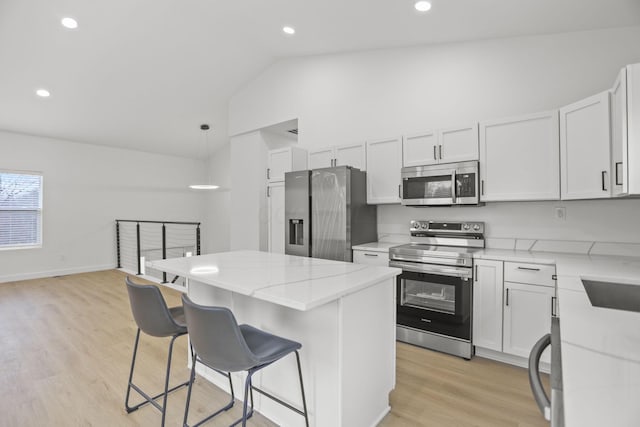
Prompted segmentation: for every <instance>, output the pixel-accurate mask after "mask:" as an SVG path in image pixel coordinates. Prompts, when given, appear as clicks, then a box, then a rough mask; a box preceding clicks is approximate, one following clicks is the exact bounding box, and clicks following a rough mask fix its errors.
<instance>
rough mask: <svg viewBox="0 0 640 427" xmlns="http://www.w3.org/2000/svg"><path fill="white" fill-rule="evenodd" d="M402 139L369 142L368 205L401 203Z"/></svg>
mask: <svg viewBox="0 0 640 427" xmlns="http://www.w3.org/2000/svg"><path fill="white" fill-rule="evenodd" d="M400 169H402V138H387V139H378V140H374V141H367V203H368V204H370V205H375V204H382V203H400Z"/></svg>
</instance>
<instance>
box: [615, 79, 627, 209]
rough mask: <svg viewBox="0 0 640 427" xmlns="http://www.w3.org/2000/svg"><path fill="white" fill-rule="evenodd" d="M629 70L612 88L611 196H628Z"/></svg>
mask: <svg viewBox="0 0 640 427" xmlns="http://www.w3.org/2000/svg"><path fill="white" fill-rule="evenodd" d="M627 137H628V133H627V68H626V67H625V68H623V69H622V70H621V71H620V74H618V78H617V79H616V81H615V83H614V84H613V88H611V194H612V195H614V196H622V195H626V194H628V191H629V185H628V181H627V178H628V176H629V175H628V174H629V172H628V165H629V162H628V161H627V154H628V152H627Z"/></svg>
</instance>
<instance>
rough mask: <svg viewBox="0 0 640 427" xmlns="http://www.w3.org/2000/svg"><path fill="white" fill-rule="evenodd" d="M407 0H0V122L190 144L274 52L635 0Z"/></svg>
mask: <svg viewBox="0 0 640 427" xmlns="http://www.w3.org/2000/svg"><path fill="white" fill-rule="evenodd" d="M413 3H414V2H413V1H412V0H391V1H390V0H321V1H315V2H312V1H309V0H243V1H236V0H227V1H219V0H218V1H216V0H186V1H184V0H102V1H100V0H93V1H87V0H0V129H4V130H10V131H16V132H22V133H28V134H34V135H43V136H51V137H55V138H61V139H66V140H72V141H79V142H87V143H93V144H101V145H110V146H116V147H127V148H132V149H137V150H143V151H149V152H157V153H165V154H172V155H180V156H186V157H201V156H202V155H203V154H204V152H205V148H203V147H204V143H205V142H207V143H208V144H209V146H210V150H214V149H215V148H216V147H218V146H220V145H221V144H223V143H224V142H225V141H226V140H227V124H226V122H227V102H228V100H229V98H230V96H232V94H233V93H234V92H235V91H236V90H238V88H240V87H242V85H243V84H244V83H246V82H247V81H249V80H250V79H252V78H253V77H255V76H256V75H258V74H259V73H260V72H261V71H262V70H263V69H265V68H266V67H267V66H269V64H271V63H273V62H274V61H276V60H278V59H279V58H283V57H291V56H299V55H314V54H322V53H334V52H345V51H355V50H362V49H376V48H389V47H399V46H411V45H420V44H429V43H443V42H454V41H467V40H478V39H487V38H498V37H513V36H523V35H533V34H548V33H559V32H570V31H580V30H591V29H600V28H612V27H622V26H630V25H639V24H640V1H638V0H606V1H603V0H536V1H524V0H484V1H478V0H432V1H431V3H432V6H433V7H432V9H431V11H430V12H428V13H425V14H420V13H418V12H416V10H415V9H414V7H413ZM64 16H71V17H73V18H75V19H76V20H77V21H78V23H79V27H78V28H77V29H76V30H69V29H66V28H63V27H62V26H61V25H60V19H61V18H62V17H64ZM285 25H290V26H292V27H294V28H295V29H296V34H295V35H293V36H287V35H285V34H283V32H282V27H283V26H285ZM38 88H46V89H48V90H49V91H50V92H51V96H50V97H49V98H45V99H43V98H39V97H37V96H36V95H35V90H36V89H38ZM201 123H208V124H210V125H211V127H212V130H211V131H209V133H208V137H206V139H205V137H204V136H203V133H202V131H200V129H199V125H200V124H201Z"/></svg>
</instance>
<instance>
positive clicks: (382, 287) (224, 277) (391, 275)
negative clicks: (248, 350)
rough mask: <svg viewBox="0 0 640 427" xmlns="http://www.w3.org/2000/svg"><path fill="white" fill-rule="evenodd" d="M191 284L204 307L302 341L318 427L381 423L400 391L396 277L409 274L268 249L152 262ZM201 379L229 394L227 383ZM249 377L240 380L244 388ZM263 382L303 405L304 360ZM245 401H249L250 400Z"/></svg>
mask: <svg viewBox="0 0 640 427" xmlns="http://www.w3.org/2000/svg"><path fill="white" fill-rule="evenodd" d="M147 266H148V267H151V268H154V269H158V270H160V271H165V272H167V273H169V274H175V275H179V276H181V277H185V278H187V279H188V280H187V287H186V292H187V293H188V295H189V297H190V298H191V299H192V300H193V301H194V302H196V303H199V304H204V305H217V306H224V307H228V308H230V309H231V310H232V311H233V313H234V315H235V316H236V318H237V320H238V322H239V323H247V324H250V325H253V326H255V327H257V328H260V329H263V330H265V331H268V332H271V333H274V334H277V335H281V336H283V337H286V338H289V339H293V340H296V341H299V342H300V343H302V350H301V351H300V356H301V360H302V373H303V378H304V382H305V391H306V395H307V405H308V409H309V422H310V425H312V426H317V427H323V426H332V427H333V426H336V427H337V426H345V427H346V426H349V427H358V426H374V425H376V424H377V423H378V422H379V421H380V420H381V419H382V418H383V417H384V415H385V414H386V413H387V412H388V411H389V409H390V408H389V392H390V391H391V390H392V389H393V388H394V386H395V277H396V276H397V275H398V274H400V273H401V270H399V269H395V268H389V267H375V266H366V265H359V264H352V263H345V262H339V261H329V260H323V259H316V258H306V257H297V256H291V255H282V254H274V253H267V252H258V251H236V252H224V253H217V254H210V255H202V256H197V257H188V258H174V259H167V260H160V261H150V262H148V263H147ZM197 369H198V373H200V374H201V375H203V376H205V377H206V378H207V379H209V380H210V381H212V382H214V383H215V384H216V385H218V386H219V387H220V388H222V389H225V390H227V391H228V384H227V383H226V381H225V379H224V378H223V377H221V376H219V375H217V374H215V373H213V372H212V371H211V370H209V369H207V368H205V367H203V366H201V365H199V366H198V367H197ZM243 380H244V375H243V374H242V373H235V374H233V382H234V388H237V390H242V386H241V384H242V382H243ZM254 384H255V385H256V386H258V387H260V388H262V389H264V390H267V391H269V392H271V393H273V394H275V395H276V396H278V397H279V398H281V399H283V400H285V401H287V402H290V403H292V404H294V405H296V406H298V407H300V406H301V398H300V389H299V385H298V380H297V370H296V367H295V358H294V357H287V358H285V359H283V360H281V361H279V362H277V363H276V364H274V365H273V366H271V367H269V368H268V369H265V370H264V371H261V373H260V374H257V375H256V376H255V377H254ZM240 397H241V396H240ZM255 397H256V401H255V406H256V409H257V410H258V411H259V412H260V413H262V414H263V415H265V416H266V417H267V418H270V419H271V420H273V421H274V422H276V423H277V424H279V425H286V426H303V425H304V420H303V418H302V417H300V416H299V415H297V414H295V413H293V412H292V411H290V410H288V409H285V408H283V407H282V406H280V405H278V404H276V403H274V402H272V401H271V400H269V399H267V398H264V397H262V396H261V395H260V394H256V395H255ZM212 409H214V408H212Z"/></svg>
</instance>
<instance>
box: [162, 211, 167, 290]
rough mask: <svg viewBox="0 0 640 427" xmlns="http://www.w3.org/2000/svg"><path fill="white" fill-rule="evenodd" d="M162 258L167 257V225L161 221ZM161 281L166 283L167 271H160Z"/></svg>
mask: <svg viewBox="0 0 640 427" xmlns="http://www.w3.org/2000/svg"><path fill="white" fill-rule="evenodd" d="M162 259H167V227H166V225H165V224H164V223H162ZM162 283H167V272H166V271H163V272H162Z"/></svg>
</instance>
